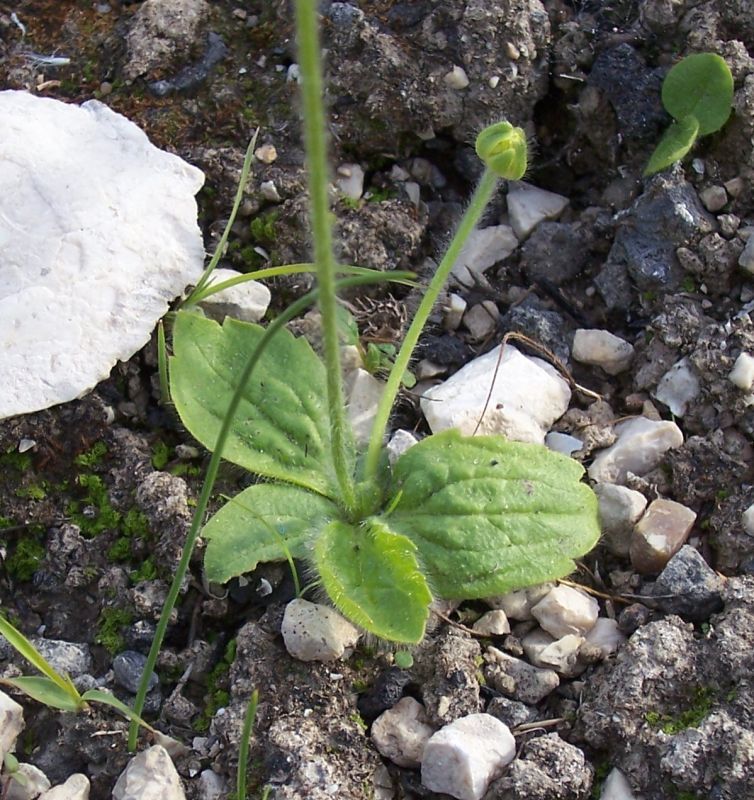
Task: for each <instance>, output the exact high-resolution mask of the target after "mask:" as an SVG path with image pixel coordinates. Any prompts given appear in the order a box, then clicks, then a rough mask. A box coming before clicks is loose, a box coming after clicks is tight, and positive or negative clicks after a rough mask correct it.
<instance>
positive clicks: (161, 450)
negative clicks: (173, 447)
mask: <svg viewBox="0 0 754 800" xmlns="http://www.w3.org/2000/svg"><path fill="white" fill-rule="evenodd" d="M170 454H171V451H170V447H168V445H166V444H165V442H163V441H162V439H158V440H157V441H156V442H155V443H154V444H153V445H152V466H153V467H154V468H155V469H165V467H166V466H167V463H168V461H170Z"/></svg>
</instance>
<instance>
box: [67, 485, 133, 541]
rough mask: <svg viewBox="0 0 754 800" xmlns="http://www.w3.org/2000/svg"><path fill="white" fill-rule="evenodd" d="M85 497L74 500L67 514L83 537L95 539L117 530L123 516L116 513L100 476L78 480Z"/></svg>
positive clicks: (69, 505)
mask: <svg viewBox="0 0 754 800" xmlns="http://www.w3.org/2000/svg"><path fill="white" fill-rule="evenodd" d="M76 483H77V484H78V485H79V486H80V487H81V489H82V490H83V492H84V496H83V498H82V499H81V500H72V501H71V502H70V503H68V505H67V506H66V514H67V515H68V516H69V517H70V518H71V521H72V522H73V523H74V524H76V525H78V526H79V528H80V529H81V535H82V536H84V537H86V538H88V539H93V538H94V537H95V536H97V535H99V534H100V533H102V532H103V531H109V530H116V529H117V528H118V527H119V525H120V522H121V515H120V513H119V512H118V511H116V510H115V509H114V508H113V507H112V505H111V503H110V498H109V496H108V493H107V487H106V486H105V483H104V481H103V480H102V478H100V476H99V475H94V474H89V473H85V474H83V475H79V476H78V478H76Z"/></svg>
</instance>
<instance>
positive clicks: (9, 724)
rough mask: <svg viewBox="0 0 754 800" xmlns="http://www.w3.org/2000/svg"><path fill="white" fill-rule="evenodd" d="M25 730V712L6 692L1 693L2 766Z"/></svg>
mask: <svg viewBox="0 0 754 800" xmlns="http://www.w3.org/2000/svg"><path fill="white" fill-rule="evenodd" d="M23 729H24V710H23V708H22V707H21V706H20V705H19V704H18V703H17V702H16V701H15V700H13V699H12V698H11V697H8V695H7V694H5V692H0V764H2V763H3V759H4V758H5V755H6V753H12V752H13V748H14V747H15V746H16V739H17V738H18V735H19V734H20V733H21V731H22V730H23Z"/></svg>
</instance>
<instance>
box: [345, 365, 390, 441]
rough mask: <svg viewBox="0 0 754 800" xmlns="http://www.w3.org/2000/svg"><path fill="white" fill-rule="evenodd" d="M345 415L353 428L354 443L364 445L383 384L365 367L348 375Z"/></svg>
mask: <svg viewBox="0 0 754 800" xmlns="http://www.w3.org/2000/svg"><path fill="white" fill-rule="evenodd" d="M347 383H348V386H347V389H348V399H347V404H346V415H347V416H348V421H349V422H350V423H351V428H353V434H354V437H355V439H356V444H359V445H365V444H367V442H368V441H369V435H370V434H371V432H372V425H373V424H374V418H375V416H376V415H377V406H378V405H379V402H380V398H381V397H382V393H383V392H384V391H385V384H384V383H383V381H380V380H378V379H377V378H375V377H374V375H372V374H371V373H369V372H367V371H366V370H365V369H357V370H355V371H354V372H352V373H351V374H350V375H349V376H348V382H347Z"/></svg>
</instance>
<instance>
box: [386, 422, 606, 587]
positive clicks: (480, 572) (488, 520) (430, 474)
mask: <svg viewBox="0 0 754 800" xmlns="http://www.w3.org/2000/svg"><path fill="white" fill-rule="evenodd" d="M583 472H584V470H583V468H582V467H581V465H580V464H578V463H577V462H576V461H573V460H572V459H570V458H567V457H566V456H563V455H561V454H559V453H554V452H552V451H550V450H548V449H546V448H544V447H541V446H539V445H533V444H524V443H521V442H509V441H508V440H506V439H504V438H502V437H498V436H475V437H463V436H461V434H460V433H458V432H457V431H454V430H449V431H444V432H443V433H439V434H436V435H434V436H430V437H429V438H427V439H425V440H424V441H422V442H419V444H417V445H415V446H414V447H412V448H410V449H409V450H408V451H406V453H404V454H403V455H402V456H401V457H400V458H399V459H398V461H397V462H396V464H395V467H394V470H393V486H392V495H393V501H392V504H389V506H388V507H389V508H391V512H390V513H389V514H388V515H387V519H386V522H387V524H388V525H389V526H390V528H391V530H393V531H396V532H397V533H401V534H403V535H404V536H406V537H407V538H408V539H410V540H411V541H412V542H413V543H414V544H415V545H416V548H417V551H418V552H417V555H418V559H419V562H420V563H421V565H422V568H423V570H424V573H425V575H426V576H427V580H428V583H429V585H430V586H431V587H432V591H433V592H434V593H435V594H436V595H439V596H440V597H443V598H448V599H451V598H453V599H471V598H477V597H488V596H491V595H496V594H502V593H504V592H508V591H511V590H513V589H518V588H521V587H523V586H529V585H531V584H535V583H541V582H543V581H547V580H553V579H555V578H561V577H563V576H564V575H567V574H568V573H570V572H572V571H573V568H574V563H573V560H574V559H575V558H578V557H579V556H581V555H583V554H584V553H586V552H588V551H589V550H590V549H591V548H592V547H593V546H594V545H595V543H596V542H597V539H598V538H599V534H600V527H599V523H598V520H597V498H596V497H595V495H594V492H592V490H591V489H590V488H589V487H588V486H587V485H586V484H583V483H581V482H580V479H581V476H582V475H583Z"/></svg>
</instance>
